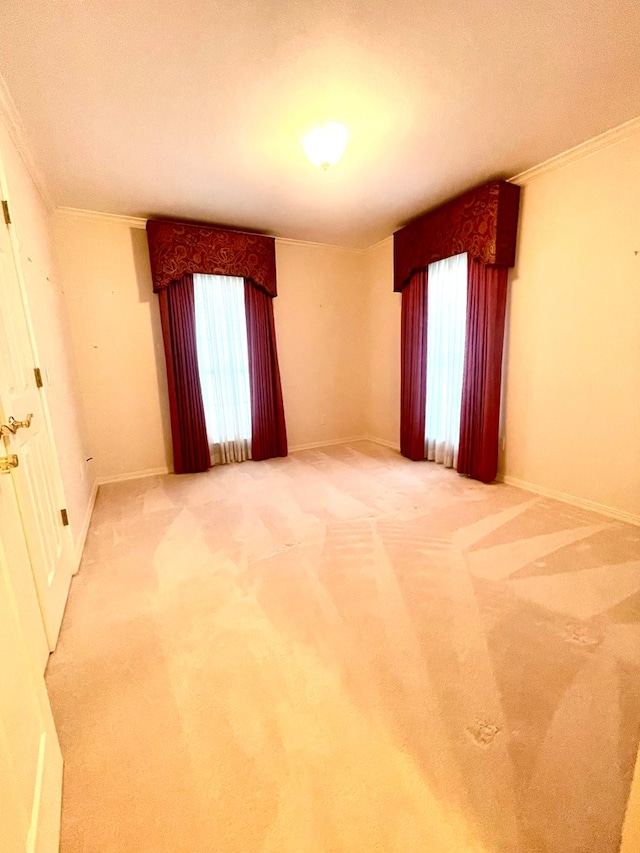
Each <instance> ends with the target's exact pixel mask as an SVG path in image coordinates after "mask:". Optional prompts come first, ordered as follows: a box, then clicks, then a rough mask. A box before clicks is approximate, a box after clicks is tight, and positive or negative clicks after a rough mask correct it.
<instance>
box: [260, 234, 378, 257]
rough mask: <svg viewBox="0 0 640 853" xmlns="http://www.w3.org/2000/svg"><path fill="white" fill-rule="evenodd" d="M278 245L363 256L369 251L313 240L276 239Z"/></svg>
mask: <svg viewBox="0 0 640 853" xmlns="http://www.w3.org/2000/svg"><path fill="white" fill-rule="evenodd" d="M274 239H275V241H276V245H277V244H280V245H282V246H308V247H309V248H311V249H336V250H337V251H339V252H349V253H350V254H352V255H353V254H355V255H361V254H364V252H367V251H368V249H356V248H355V247H354V246H337V245H336V244H335V243H316V242H314V241H313V240H295V239H294V238H293V237H275V238H274Z"/></svg>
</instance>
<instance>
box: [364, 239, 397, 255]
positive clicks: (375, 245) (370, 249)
mask: <svg viewBox="0 0 640 853" xmlns="http://www.w3.org/2000/svg"><path fill="white" fill-rule="evenodd" d="M392 241H393V234H389V236H388V237H383V239H382V240H378V242H377V243H372V244H371V245H370V246H367V248H366V249H360V251H361V252H362V254H363V255H368V254H369V252H375V250H376V249H380V248H381V247H382V246H384V245H385V243H391V242H392Z"/></svg>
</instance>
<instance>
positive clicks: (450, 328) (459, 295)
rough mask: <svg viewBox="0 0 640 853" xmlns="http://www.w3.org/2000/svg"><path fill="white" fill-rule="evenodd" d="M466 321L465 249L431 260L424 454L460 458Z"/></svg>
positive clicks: (450, 462) (446, 460) (449, 460)
mask: <svg viewBox="0 0 640 853" xmlns="http://www.w3.org/2000/svg"><path fill="white" fill-rule="evenodd" d="M466 324H467V255H466V253H465V254H462V255H454V256H453V257H451V258H445V259H444V260H442V261H437V262H436V263H434V264H429V286H428V291H427V402H426V417H425V458H426V459H431V460H435V461H436V462H440V463H442V464H443V465H444V466H445V467H446V468H452V467H455V466H456V465H457V463H458V445H459V441H460V408H461V403H462V378H463V374H464V348H465V338H466Z"/></svg>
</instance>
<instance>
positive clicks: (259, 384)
mask: <svg viewBox="0 0 640 853" xmlns="http://www.w3.org/2000/svg"><path fill="white" fill-rule="evenodd" d="M244 303H245V313H246V317H247V343H248V346H249V384H250V388H251V432H252V435H251V456H252V458H253V459H254V460H260V459H271V458H272V457H274V456H286V455H287V452H288V448H287V429H286V425H285V420H284V406H283V402H282V386H281V384H280V368H279V366H278V352H277V348H276V327H275V323H274V319H273V301H272V299H271V297H270V296H268V295H267V294H266V293H265V291H264V290H262V289H261V288H259V287H256V286H255V285H254V284H253V283H252V282H251V281H250V280H248V279H245V283H244Z"/></svg>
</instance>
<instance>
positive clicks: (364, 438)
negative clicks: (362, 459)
mask: <svg viewBox="0 0 640 853" xmlns="http://www.w3.org/2000/svg"><path fill="white" fill-rule="evenodd" d="M352 441H367V436H366V435H354V436H351V438H329V439H325V440H324V441H311V442H309V443H308V444H294V445H293V447H290V448H289V453H297V452H298V451H299V450H315V449H316V448H318V447H335V446H336V445H337V444H350V443H351V442H352Z"/></svg>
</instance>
